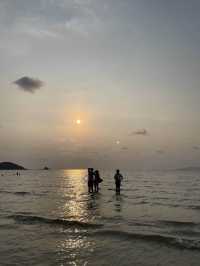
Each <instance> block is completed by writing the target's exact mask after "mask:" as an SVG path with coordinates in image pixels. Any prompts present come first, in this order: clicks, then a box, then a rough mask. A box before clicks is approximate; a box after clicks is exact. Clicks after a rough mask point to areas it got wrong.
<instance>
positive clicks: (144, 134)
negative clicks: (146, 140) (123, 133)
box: [131, 128, 148, 136]
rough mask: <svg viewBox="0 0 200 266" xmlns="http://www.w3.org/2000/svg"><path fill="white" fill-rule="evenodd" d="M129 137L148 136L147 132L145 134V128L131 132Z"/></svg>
mask: <svg viewBox="0 0 200 266" xmlns="http://www.w3.org/2000/svg"><path fill="white" fill-rule="evenodd" d="M131 135H141V136H147V135H148V132H147V130H146V129H145V128H143V129H138V130H136V131H133V132H132V133H131Z"/></svg>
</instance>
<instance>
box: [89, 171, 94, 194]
mask: <svg viewBox="0 0 200 266" xmlns="http://www.w3.org/2000/svg"><path fill="white" fill-rule="evenodd" d="M93 175H94V173H93V168H88V192H93V185H94V179H93Z"/></svg>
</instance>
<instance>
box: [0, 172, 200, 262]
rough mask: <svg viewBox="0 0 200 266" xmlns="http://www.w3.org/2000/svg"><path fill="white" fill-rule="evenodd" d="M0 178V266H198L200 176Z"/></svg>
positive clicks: (147, 174)
mask: <svg viewBox="0 0 200 266" xmlns="http://www.w3.org/2000/svg"><path fill="white" fill-rule="evenodd" d="M1 173H3V174H4V175H3V176H1V175H0V265H20V266H21V265H26V266H27V265H41V266H45V265H60V266H61V265H83V266H86V265H91V266H95V265H99V266H101V265H120V266H121V265H144V266H146V265H181V266H189V265H198V266H199V265H200V172H192V171H163V172H162V171H157V172H155V171H154V172H153V171H152V172H151V171H148V172H142V171H141V172H134V171H133V172H123V174H124V176H125V178H124V181H123V185H122V191H121V194H120V195H116V194H115V190H114V180H113V174H114V173H113V172H110V171H107V172H106V171H104V172H102V173H101V174H102V177H103V179H104V181H103V183H102V184H101V189H100V192H99V193H98V194H97V193H96V194H89V193H88V192H87V178H86V175H87V171H86V170H57V171H52V170H51V171H22V172H21V176H16V174H15V172H13V171H7V172H1ZM1 173H0V174H1Z"/></svg>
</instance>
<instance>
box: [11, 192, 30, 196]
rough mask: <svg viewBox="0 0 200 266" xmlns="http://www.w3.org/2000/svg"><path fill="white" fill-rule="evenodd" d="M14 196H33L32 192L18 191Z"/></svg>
mask: <svg viewBox="0 0 200 266" xmlns="http://www.w3.org/2000/svg"><path fill="white" fill-rule="evenodd" d="M13 194H15V195H20V196H25V195H31V193H30V192H26V191H17V192H14V193H13Z"/></svg>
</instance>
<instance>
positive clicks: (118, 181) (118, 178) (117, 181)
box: [114, 169, 123, 194]
mask: <svg viewBox="0 0 200 266" xmlns="http://www.w3.org/2000/svg"><path fill="white" fill-rule="evenodd" d="M114 179H115V186H116V193H118V194H120V188H121V181H122V179H123V176H122V174H121V173H120V171H119V170H118V169H117V170H116V173H115V175H114Z"/></svg>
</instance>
